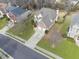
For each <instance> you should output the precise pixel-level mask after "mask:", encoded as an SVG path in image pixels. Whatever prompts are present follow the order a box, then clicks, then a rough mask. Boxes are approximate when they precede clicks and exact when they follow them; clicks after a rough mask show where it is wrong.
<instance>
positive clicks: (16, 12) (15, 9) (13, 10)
mask: <svg viewBox="0 0 79 59" xmlns="http://www.w3.org/2000/svg"><path fill="white" fill-rule="evenodd" d="M7 11H8V12H11V13H13V14H14V15H15V16H19V15H21V14H23V13H24V12H26V9H23V8H21V7H15V6H11V7H9V8H7Z"/></svg>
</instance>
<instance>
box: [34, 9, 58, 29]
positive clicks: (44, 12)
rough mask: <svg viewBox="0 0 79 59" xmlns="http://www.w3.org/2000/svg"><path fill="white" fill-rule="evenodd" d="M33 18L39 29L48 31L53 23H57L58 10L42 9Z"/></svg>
mask: <svg viewBox="0 0 79 59" xmlns="http://www.w3.org/2000/svg"><path fill="white" fill-rule="evenodd" d="M34 18H35V19H34V21H35V22H36V24H37V27H38V28H39V29H43V30H49V29H50V28H51V27H52V25H53V24H54V23H55V21H57V18H58V10H54V9H50V8H42V9H40V10H39V11H37V12H36V14H35V15H34Z"/></svg>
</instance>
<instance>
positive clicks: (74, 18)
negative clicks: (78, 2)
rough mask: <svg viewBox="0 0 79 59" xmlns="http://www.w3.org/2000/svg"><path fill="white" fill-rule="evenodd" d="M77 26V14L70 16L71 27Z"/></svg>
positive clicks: (78, 15)
mask: <svg viewBox="0 0 79 59" xmlns="http://www.w3.org/2000/svg"><path fill="white" fill-rule="evenodd" d="M75 24H79V12H77V13H76V14H74V15H72V21H71V25H75Z"/></svg>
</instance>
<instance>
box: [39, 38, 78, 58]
mask: <svg viewBox="0 0 79 59" xmlns="http://www.w3.org/2000/svg"><path fill="white" fill-rule="evenodd" d="M38 46H40V47H42V48H44V49H46V50H48V51H51V52H53V53H55V54H57V55H59V56H61V57H63V58H64V59H79V47H77V46H76V45H75V43H74V42H72V41H69V40H64V41H62V43H61V44H60V45H59V46H57V47H56V48H52V46H51V44H50V43H49V41H48V40H46V39H43V40H41V42H40V43H39V44H38Z"/></svg>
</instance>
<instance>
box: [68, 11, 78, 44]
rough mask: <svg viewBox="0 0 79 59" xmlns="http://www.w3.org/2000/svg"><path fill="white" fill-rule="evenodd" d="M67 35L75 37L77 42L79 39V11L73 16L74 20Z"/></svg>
mask: <svg viewBox="0 0 79 59" xmlns="http://www.w3.org/2000/svg"><path fill="white" fill-rule="evenodd" d="M67 36H68V37H71V38H73V39H74V40H75V41H76V43H77V42H78V41H79V12H77V13H76V14H74V15H73V16H72V21H71V25H70V27H69V32H68V34H67ZM78 44H79V43H78Z"/></svg>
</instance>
